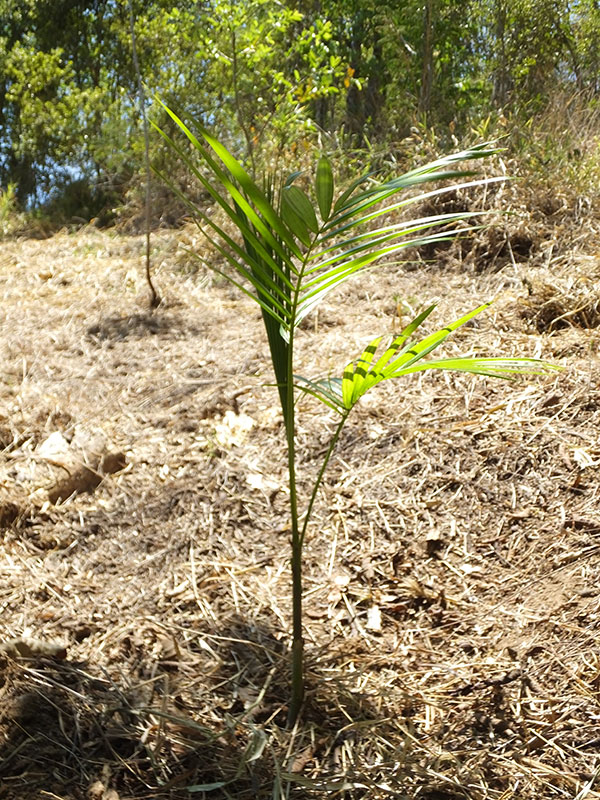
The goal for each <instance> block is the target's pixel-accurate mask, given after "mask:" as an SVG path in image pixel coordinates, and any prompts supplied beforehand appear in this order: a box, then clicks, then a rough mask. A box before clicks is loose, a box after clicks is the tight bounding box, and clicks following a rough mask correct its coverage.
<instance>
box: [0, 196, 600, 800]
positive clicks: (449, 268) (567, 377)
mask: <svg viewBox="0 0 600 800" xmlns="http://www.w3.org/2000/svg"><path fill="white" fill-rule="evenodd" d="M538 200H539V203H537V204H536V196H535V192H534V191H532V193H531V195H530V196H529V197H528V198H527V199H526V201H524V204H526V203H530V207H529V208H525V209H523V208H522V209H521V210H517V213H516V216H515V217H514V218H513V219H512V220H510V221H509V223H507V225H508V228H503V227H502V226H494V227H492V228H490V229H489V230H488V231H486V232H485V233H481V234H478V236H477V237H476V238H475V239H473V240H470V241H469V242H467V243H464V242H463V243H462V244H461V245H460V246H459V245H454V246H453V247H452V248H451V249H450V250H445V251H443V252H438V253H427V254H426V256H427V259H426V260H420V261H413V262H412V263H407V264H401V265H386V266H384V267H382V268H381V269H379V270H377V271H375V272H372V273H370V274H369V275H367V276H366V277H364V278H363V279H362V280H361V281H360V282H359V283H356V284H353V285H349V286H348V287H347V288H346V289H344V290H343V291H342V293H341V294H338V295H335V296H333V297H332V299H331V303H330V304H329V305H326V306H324V307H323V308H322V309H321V310H320V312H319V315H318V317H317V318H316V319H315V320H314V321H311V323H310V325H307V326H306V327H304V329H303V330H302V335H301V339H300V357H301V361H302V364H301V371H302V372H303V374H305V375H307V376H311V377H314V376H316V375H319V374H327V373H329V372H333V373H334V374H341V370H342V369H343V367H344V365H345V363H346V362H347V361H349V360H350V359H351V358H355V357H356V356H357V355H358V353H360V351H361V349H362V348H363V347H364V346H365V344H366V343H367V342H368V341H369V340H370V339H371V338H373V337H374V336H376V335H377V334H380V333H385V332H388V331H393V330H395V329H397V328H398V327H399V326H400V325H401V324H402V322H403V321H406V320H407V318H408V317H409V315H410V313H411V312H416V311H417V310H418V309H420V308H421V307H422V306H423V304H424V303H426V302H427V303H428V302H431V301H438V302H439V307H438V310H437V311H436V313H435V314H434V315H433V316H434V319H433V321H432V323H431V325H432V326H433V325H435V326H436V327H439V326H442V325H443V324H444V322H445V321H448V320H449V319H451V318H452V319H453V318H455V317H456V316H459V315H460V314H461V313H462V312H465V311H467V310H469V309H471V308H473V307H474V306H475V305H477V304H478V303H479V302H480V301H483V300H486V299H490V298H496V302H495V303H494V305H493V306H492V308H491V310H490V312H489V313H487V314H486V315H484V316H481V317H479V318H477V320H476V321H474V323H473V324H472V325H471V326H469V327H468V328H465V329H463V330H462V331H461V332H460V333H459V334H458V335H457V336H456V337H455V338H454V339H453V340H452V341H449V342H448V344H447V347H446V352H447V353H456V354H465V353H468V352H476V353H477V354H480V355H483V354H489V355H509V354H514V355H530V356H537V357H543V358H547V359H549V360H551V361H554V362H555V363H559V364H562V365H564V366H565V367H566V369H565V370H564V371H563V372H561V373H557V374H555V375H552V376H549V377H543V378H526V379H520V380H518V381H517V382H514V383H508V382H505V381H494V380H493V379H479V378H474V377H469V376H462V375H449V374H446V375H444V374H441V373H438V374H428V373H425V374H423V375H421V376H420V377H413V378H411V379H408V380H405V381H404V382H402V383H400V382H397V383H387V384H384V385H382V386H381V387H378V389H377V390H375V391H373V392H372V393H371V394H370V395H369V396H368V397H367V398H365V403H364V404H363V406H362V407H361V409H359V410H358V411H357V412H356V414H355V416H354V418H351V419H350V422H349V424H348V427H347V428H346V430H345V433H344V434H343V436H342V440H341V441H340V443H339V445H338V448H337V451H336V454H335V456H334V458H333V460H332V463H331V466H330V469H329V472H328V474H327V477H326V480H325V484H324V487H323V491H322V492H321V493H320V496H319V499H318V502H317V504H316V507H315V517H314V522H313V525H312V527H311V530H310V536H309V539H308V543H307V546H306V552H305V614H306V648H307V701H306V705H305V708H304V710H303V714H302V718H301V720H300V722H299V724H298V725H297V727H296V728H295V729H294V730H292V731H290V730H286V728H285V718H286V704H287V700H288V685H289V670H288V658H289V645H290V639H289V630H290V574H289V541H288V529H287V516H286V497H287V495H286V461H285V453H284V450H283V445H282V426H281V418H280V414H279V411H278V408H277V396H276V392H275V390H274V389H273V388H272V387H270V386H265V384H269V383H270V382H271V380H272V378H271V374H270V371H269V369H270V368H269V364H268V354H267V351H266V346H265V342H264V339H263V336H262V329H261V321H260V315H259V314H258V312H257V310H256V308H255V307H254V306H253V305H252V303H251V302H250V301H249V300H247V299H245V298H241V297H240V295H239V294H237V293H236V292H235V290H233V289H232V288H230V286H229V285H228V284H227V283H225V282H219V281H217V280H215V279H213V278H211V277H210V276H209V275H207V274H206V273H205V272H203V271H202V270H200V271H198V270H197V269H196V268H195V266H194V262H193V260H192V259H191V258H190V257H189V256H188V255H186V254H185V253H184V252H183V251H181V249H180V248H179V245H180V244H181V242H183V243H184V244H187V245H188V246H192V247H196V246H200V245H199V242H198V240H197V236H196V234H195V233H194V232H193V231H192V230H185V231H182V232H180V233H178V234H176V233H173V232H162V233H157V234H155V235H154V237H153V263H154V265H155V271H156V282H157V284H158V286H159V287H160V292H161V294H162V296H163V304H162V305H161V306H160V307H159V308H158V309H156V310H155V311H152V312H151V311H149V310H147V295H146V292H145V288H144V283H143V278H142V253H143V241H142V239H141V238H139V237H128V236H123V235H118V234H116V233H110V232H101V231H97V230H93V229H89V230H84V231H80V232H79V233H77V234H70V233H68V232H61V233H59V234H57V235H55V236H54V237H52V238H51V239H48V240H45V241H35V240H19V241H6V242H3V243H1V244H0V297H1V299H2V310H1V315H2V316H1V318H0V337H1V338H0V342H1V350H2V353H3V359H2V364H3V367H2V371H1V373H0V412H1V413H0V445H1V447H2V450H1V460H0V469H1V474H0V477H1V482H0V493H1V494H0V609H1V615H0V644H1V648H0V798H2V800H8V799H9V798H10V800H29V798H36V800H37V798H39V799H40V800H41V798H60V800H84V799H85V800H119V798H120V799H121V800H126V799H127V798H161V799H162V798H185V797H190V796H198V797H208V798H215V799H217V798H218V799H219V800H220V798H239V799H240V800H243V798H257V799H261V800H262V798H265V799H266V798H285V797H289V798H325V797H327V798H370V799H371V798H372V799H373V800H375V799H376V798H406V799H408V798H411V799H412V798H419V799H420V800H453V799H454V798H468V800H487V799H489V800H510V799H511V798H515V799H516V798H518V799H519V800H529V799H531V800H532V799H533V798H537V799H539V798H565V797H567V798H577V800H583V799H584V798H588V799H589V800H591V798H598V797H600V779H599V775H600V755H599V754H600V590H599V588H598V584H599V578H600V504H599V494H600V485H599V480H598V479H599V477H600V438H599V433H598V431H599V430H600V384H599V380H600V365H599V361H598V352H597V351H598V342H599V333H598V330H597V326H598V323H599V319H600V314H599V308H600V306H599V305H598V280H599V278H600V261H599V260H598V258H597V256H596V252H595V251H594V239H595V241H597V236H598V228H599V227H600V226H599V224H598V220H597V219H596V218H595V217H594V215H593V213H592V212H591V211H588V213H587V216H586V217H585V219H582V218H580V217H579V218H578V216H577V214H578V213H579V212H578V211H577V208H576V207H575V206H574V205H571V204H568V203H567V204H563V205H562V206H561V207H560V208H559V210H556V208H554V206H553V208H552V209H550V210H544V208H545V207H544V206H543V200H544V199H543V197H542V196H540V197H538ZM421 255H423V254H421ZM415 258H416V256H415ZM333 424H334V420H333V416H332V414H330V413H329V412H327V413H325V414H323V413H322V411H321V410H320V409H319V408H318V407H317V406H316V404H315V403H314V402H313V401H312V400H311V399H310V398H308V399H306V400H302V401H301V405H300V422H299V428H298V441H299V447H300V486H301V490H302V492H303V493H304V496H306V492H307V491H308V489H309V487H310V482H311V479H312V478H313V477H314V475H315V473H316V470H317V469H318V465H319V460H320V458H321V457H322V455H323V452H324V448H325V447H326V444H327V440H328V435H329V434H331V432H332V429H333ZM50 437H53V438H52V439H51V438H50ZM49 440H50V443H49ZM57 443H58V445H60V447H62V448H63V451H64V452H63V451H60V447H59V450H53V449H52V447H55V448H56V446H57ZM67 451H68V453H67ZM53 453H54V455H53ZM65 453H67V455H68V459H70V461H68V464H67V466H65V463H66V462H65V458H67V455H65ZM107 458H108V460H106V459H107ZM111 458H112V461H111V460H110V459H111ZM69 464H70V466H69ZM74 465H75V466H74ZM65 473H66V476H67V478H68V480H69V481H71V483H68V482H67V483H65V480H66V478H65ZM74 475H75V477H74ZM61 481H62V483H61ZM73 481H74V482H73ZM57 487H58V488H57ZM61 487H62V488H61ZM65 487H67V488H65ZM69 487H70V488H69ZM190 790H191V792H192V794H190Z"/></svg>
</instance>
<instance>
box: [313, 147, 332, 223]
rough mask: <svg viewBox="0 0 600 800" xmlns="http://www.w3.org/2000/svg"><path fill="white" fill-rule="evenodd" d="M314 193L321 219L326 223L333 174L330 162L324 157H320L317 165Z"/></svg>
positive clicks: (330, 202) (329, 208)
mask: <svg viewBox="0 0 600 800" xmlns="http://www.w3.org/2000/svg"><path fill="white" fill-rule="evenodd" d="M315 193H316V195H317V202H318V204H319V211H320V212H321V219H322V220H323V222H326V221H327V220H328V219H329V214H330V213H331V204H332V203H333V172H332V169H331V162H330V161H329V159H328V158H327V157H326V156H321V158H320V159H319V163H318V164H317V177H316V180H315Z"/></svg>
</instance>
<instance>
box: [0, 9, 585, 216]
mask: <svg viewBox="0 0 600 800" xmlns="http://www.w3.org/2000/svg"><path fill="white" fill-rule="evenodd" d="M134 14H135V34H136V39H137V43H138V51H139V60H140V67H141V73H142V81H143V84H144V87H145V92H146V98H149V97H152V96H153V95H154V94H155V93H158V94H160V96H162V97H163V98H165V100H166V102H167V103H168V105H169V106H170V107H171V108H175V109H185V112H186V113H189V114H190V115H191V116H192V117H193V118H194V119H195V120H197V121H199V122H200V123H201V124H202V125H203V126H204V127H205V128H207V129H208V130H212V131H219V137H220V139H222V140H223V141H224V142H225V143H226V144H227V146H228V147H229V148H230V150H231V151H232V152H234V153H235V154H236V155H237V156H238V157H240V158H241V160H242V161H243V163H244V164H246V165H248V166H249V168H250V172H251V174H258V173H259V172H260V171H261V170H263V169H274V168H276V167H277V166H278V165H280V164H281V163H284V162H285V161H286V160H289V159H290V158H293V159H294V161H295V163H298V162H302V161H303V159H304V158H305V159H306V162H307V163H308V162H309V161H310V160H312V156H313V155H314V152H315V150H317V149H318V148H319V147H320V146H321V143H322V140H323V136H328V137H330V139H329V142H330V143H338V144H340V146H341V148H342V149H343V150H344V151H347V149H348V148H349V147H351V148H359V149H362V152H361V153H360V155H361V157H365V158H370V157H371V156H372V154H373V152H375V151H377V150H378V149H379V148H387V149H388V151H389V149H392V150H393V151H394V152H398V148H399V147H401V145H400V144H399V143H401V142H402V141H403V140H404V139H405V138H406V137H408V136H410V135H411V133H412V131H414V130H415V129H416V130H418V131H422V132H423V138H424V139H425V140H429V139H430V138H431V139H432V140H436V141H439V142H441V145H442V146H444V145H445V143H446V142H447V141H449V140H450V138H451V137H452V136H455V137H456V140H461V139H462V138H463V137H464V135H465V133H467V132H469V131H470V130H471V129H472V128H478V127H480V125H481V122H482V120H485V119H487V118H489V117H490V116H492V117H493V116H494V115H496V114H497V113H499V112H500V111H502V113H503V114H504V115H505V117H506V118H511V119H515V120H516V121H517V122H519V121H520V120H523V119H526V118H529V117H531V115H532V113H535V114H538V113H541V112H542V111H543V109H545V108H546V106H547V103H548V101H549V98H550V97H551V96H552V94H553V93H554V92H555V91H556V88H557V87H560V88H562V90H563V91H565V92H572V91H573V89H574V88H576V89H577V90H578V91H579V92H581V93H589V95H590V96H593V94H594V93H596V92H597V91H598V80H599V79H598V75H600V69H599V61H598V59H599V55H598V53H600V47H599V46H598V45H599V43H600V10H599V8H598V4H597V2H596V1H595V0H576V2H574V3H573V2H570V0H569V2H567V0H542V1H541V2H534V0H481V2H479V0H477V2H476V0H461V2H460V3H459V2H458V0H419V2H417V0H405V2H403V3H402V4H398V3H396V2H392V0H343V2H342V0H321V2H318V3H317V2H313V1H312V0H311V1H310V2H309V0H205V2H202V3H197V2H195V0H180V2H177V3H174V2H173V1H172V0H149V2H146V3H141V1H140V0H134ZM0 18H2V20H3V22H4V25H3V29H2V32H1V34H0V129H1V130H2V136H0V182H1V183H2V184H3V185H6V184H7V183H9V182H12V183H15V185H16V192H17V196H18V198H19V201H20V202H21V204H22V205H23V206H24V207H25V205H26V204H27V203H28V202H31V201H32V199H33V200H34V201H35V200H37V201H38V202H41V201H43V200H45V199H46V197H47V195H48V192H50V191H51V190H52V187H53V185H54V182H55V181H56V180H57V179H60V180H63V181H64V180H65V178H67V177H71V178H72V177H76V178H84V179H86V180H87V181H88V182H89V183H90V184H97V185H102V186H103V187H108V188H109V189H110V190H111V191H115V192H117V193H118V194H119V195H120V199H121V201H122V200H123V198H124V197H125V195H126V194H127V191H128V189H129V187H130V186H131V185H135V183H136V181H137V178H138V175H139V173H140V172H141V170H142V165H143V160H144V148H143V137H142V135H141V120H140V114H139V110H138V109H137V107H136V102H135V98H136V81H135V73H134V69H133V64H132V58H131V43H130V31H129V22H128V0H113V2H110V3H106V2H96V0H94V2H90V0H56V2H52V3H49V2H45V0H26V1H24V2H21V0H19V2H17V0H0ZM148 110H149V111H150V103H149V102H148ZM156 114H157V116H156V118H155V121H156V122H157V123H158V124H160V125H161V127H163V128H165V129H167V130H168V131H169V132H170V133H173V127H172V121H171V120H170V119H169V118H168V117H166V116H165V115H164V113H163V112H162V110H157V111H156ZM169 126H171V127H169ZM432 132H434V133H432ZM151 158H152V160H153V161H154V163H155V164H156V165H157V167H158V168H160V169H164V170H165V171H167V172H169V173H171V174H172V173H173V170H174V163H173V161H172V158H173V156H172V154H171V152H170V151H169V149H168V148H166V147H165V146H164V143H163V142H162V141H161V140H157V141H156V142H155V143H154V146H153V151H152V153H151ZM181 179H182V183H185V181H186V176H185V175H182V176H181Z"/></svg>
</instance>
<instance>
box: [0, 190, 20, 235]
mask: <svg viewBox="0 0 600 800" xmlns="http://www.w3.org/2000/svg"><path fill="white" fill-rule="evenodd" d="M15 189H16V187H15V185H14V183H9V184H8V186H7V187H6V189H5V190H4V191H2V190H0V239H3V238H5V237H6V236H10V234H11V233H14V231H15V230H17V229H18V228H20V227H21V225H22V223H23V215H22V214H21V213H19V210H18V204H17V194H16V190H15Z"/></svg>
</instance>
